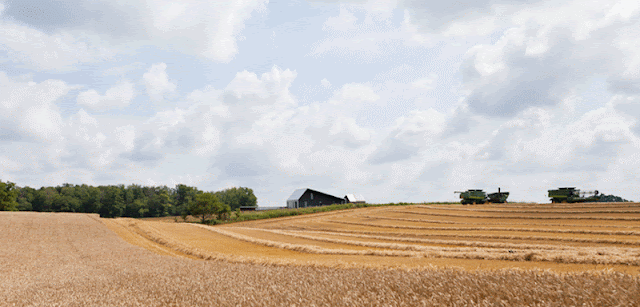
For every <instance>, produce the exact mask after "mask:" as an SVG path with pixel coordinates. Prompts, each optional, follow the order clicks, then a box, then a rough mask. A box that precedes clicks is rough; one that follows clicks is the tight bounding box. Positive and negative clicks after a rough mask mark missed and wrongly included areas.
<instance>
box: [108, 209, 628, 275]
mask: <svg viewBox="0 0 640 307" xmlns="http://www.w3.org/2000/svg"><path fill="white" fill-rule="evenodd" d="M636 207H638V208H640V205H638V204H579V205H572V206H571V207H570V208H566V209H565V211H567V212H571V213H567V212H565V211H563V210H562V207H561V206H559V205H554V206H553V207H550V206H549V207H548V206H541V205H533V204H516V205H513V207H509V206H508V205H504V204H500V205H482V206H460V205H413V206H402V207H369V208H361V209H355V210H345V211H333V212H325V213H320V214H312V215H303V216H291V217H286V218H278V219H271V220H259V221H248V222H242V223H235V224H229V225H218V226H204V225H190V226H191V227H192V228H196V227H199V228H202V229H206V230H208V231H209V232H208V233H207V234H205V233H202V232H199V233H202V236H201V237H200V238H199V239H198V241H197V242H194V243H190V244H191V245H190V244H186V243H187V242H190V241H189V240H190V239H189V238H188V237H180V238H172V236H174V234H175V233H176V230H175V229H174V228H175V227H177V226H175V225H174V226H171V225H170V224H176V223H161V222H157V221H155V222H151V221H144V222H141V221H136V222H135V223H138V224H140V225H144V227H147V229H149V231H150V229H151V228H153V229H154V231H155V232H154V233H155V234H150V235H149V234H148V235H147V236H148V237H155V238H156V239H155V241H156V242H160V243H161V244H164V245H165V246H179V248H176V250H177V251H180V252H182V253H186V254H189V253H190V251H192V250H197V251H199V253H201V254H202V253H204V254H202V255H196V254H190V255H191V256H193V257H200V258H203V259H210V258H212V257H213V258H217V259H235V260H236V261H241V262H254V263H275V264H286V263H288V262H291V263H298V264H304V263H306V264H314V265H315V264H319V265H329V266H334V265H336V262H335V261H334V258H335V257H336V256H340V259H341V261H340V262H338V263H339V265H340V266H343V267H354V266H355V267H399V268H422V267H429V266H432V265H436V266H444V267H448V266H457V267H461V268H464V269H467V270H476V269H480V268H482V269H487V268H488V269H495V268H523V269H530V268H539V269H551V270H555V271H560V272H575V271H588V270H614V271H619V272H624V273H630V274H634V275H639V274H640V225H639V224H638V223H637V222H636V220H640V210H635V208H636ZM621 212H622V213H621ZM116 221H117V222H118V223H121V224H123V223H124V224H126V223H131V221H132V220H127V219H119V220H116ZM127 221H128V222H127ZM178 225H180V224H179V223H178ZM138 228H141V226H138ZM149 231H147V233H150V232H149ZM222 238H224V240H225V241H224V242H226V243H225V244H230V245H235V244H239V245H242V246H244V247H243V248H242V252H221V249H225V248H226V247H223V246H224V245H221V244H220V243H219V242H220V240H222ZM258 247H260V248H261V249H266V250H263V251H262V252H260V253H253V252H247V251H248V250H252V249H255V248H258ZM227 250H228V249H227ZM269 255H277V257H276V256H269ZM352 258H353V259H352ZM407 258H409V259H410V261H407ZM238 259H242V260H238Z"/></svg>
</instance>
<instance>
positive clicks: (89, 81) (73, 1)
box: [0, 0, 640, 206]
mask: <svg viewBox="0 0 640 307" xmlns="http://www.w3.org/2000/svg"><path fill="white" fill-rule="evenodd" d="M639 50H640V2H638V1H627V0H620V1H611V0H608V1H588V0H587V1H585V0H580V1H563V0H559V1H558V0H556V1H538V0H530V1H520V0H511V1H510V0H488V1H472V0H461V1H455V2H448V1H416V0H369V1H367V0H344V1H339V0H334V1H330V0H326V1H303V0H291V1H266V0H242V1H198V0H183V1H167V0H155V1H143V0H127V1H123V0H56V1H40V0H21V1H18V0H0V180H3V181H12V182H15V183H16V184H17V185H18V186H31V187H36V188H39V187H41V186H55V185H60V184H63V183H73V184H90V185H96V186H97V185H111V184H125V185H130V184H141V185H154V186H157V185H167V186H170V187H173V186H174V185H176V184H179V183H182V184H186V185H190V186H196V187H198V188H199V189H200V190H204V191H218V190H222V189H225V188H230V187H235V186H242V187H249V188H252V189H253V190H254V193H255V194H256V196H257V198H258V205H259V206H285V205H286V199H287V198H288V197H289V195H291V193H292V192H293V191H294V190H296V189H299V188H312V189H315V190H319V191H322V192H325V193H328V194H332V195H336V196H340V197H341V196H344V195H345V194H351V193H354V194H362V195H363V196H364V198H365V199H366V200H367V202H370V203H387V202H423V201H457V200H458V198H457V197H458V196H457V195H456V194H455V193H454V191H460V190H466V189H473V188H477V189H484V190H485V191H488V192H494V191H497V189H498V187H500V188H501V190H502V191H509V192H510V193H511V194H510V197H509V200H510V201H529V202H541V203H542V202H549V199H548V197H547V190H549V189H553V188H556V187H564V186H574V187H578V188H579V189H582V190H599V191H600V192H601V193H605V194H614V195H617V196H621V197H623V198H626V199H632V200H638V199H640V197H638V196H639V195H640V123H639V122H638V121H639V118H640V51H639Z"/></svg>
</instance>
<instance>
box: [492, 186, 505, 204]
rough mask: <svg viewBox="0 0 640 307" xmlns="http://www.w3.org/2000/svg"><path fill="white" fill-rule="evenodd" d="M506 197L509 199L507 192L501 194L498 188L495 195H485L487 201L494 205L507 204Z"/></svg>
mask: <svg viewBox="0 0 640 307" xmlns="http://www.w3.org/2000/svg"><path fill="white" fill-rule="evenodd" d="M507 197H509V192H501V191H500V188H498V192H497V193H490V194H488V195H487V201H488V202H490V203H494V204H502V203H506V202H507Z"/></svg>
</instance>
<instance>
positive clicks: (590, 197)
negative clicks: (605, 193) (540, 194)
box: [548, 187, 602, 203]
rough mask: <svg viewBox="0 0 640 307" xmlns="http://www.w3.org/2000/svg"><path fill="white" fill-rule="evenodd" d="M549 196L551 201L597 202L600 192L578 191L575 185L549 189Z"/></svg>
mask: <svg viewBox="0 0 640 307" xmlns="http://www.w3.org/2000/svg"><path fill="white" fill-rule="evenodd" d="M548 192H549V198H551V203H586V202H597V201H599V200H600V197H601V196H602V195H600V192H598V190H595V191H580V190H578V189H576V188H575V187H569V188H558V189H557V190H549V191H548Z"/></svg>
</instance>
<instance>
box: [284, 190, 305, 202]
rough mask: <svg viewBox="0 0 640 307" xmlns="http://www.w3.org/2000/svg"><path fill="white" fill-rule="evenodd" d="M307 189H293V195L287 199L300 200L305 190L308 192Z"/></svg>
mask: <svg viewBox="0 0 640 307" xmlns="http://www.w3.org/2000/svg"><path fill="white" fill-rule="evenodd" d="M306 191H307V189H297V190H295V191H293V194H291V196H289V198H287V200H298V199H300V197H302V194H304V192H306Z"/></svg>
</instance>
